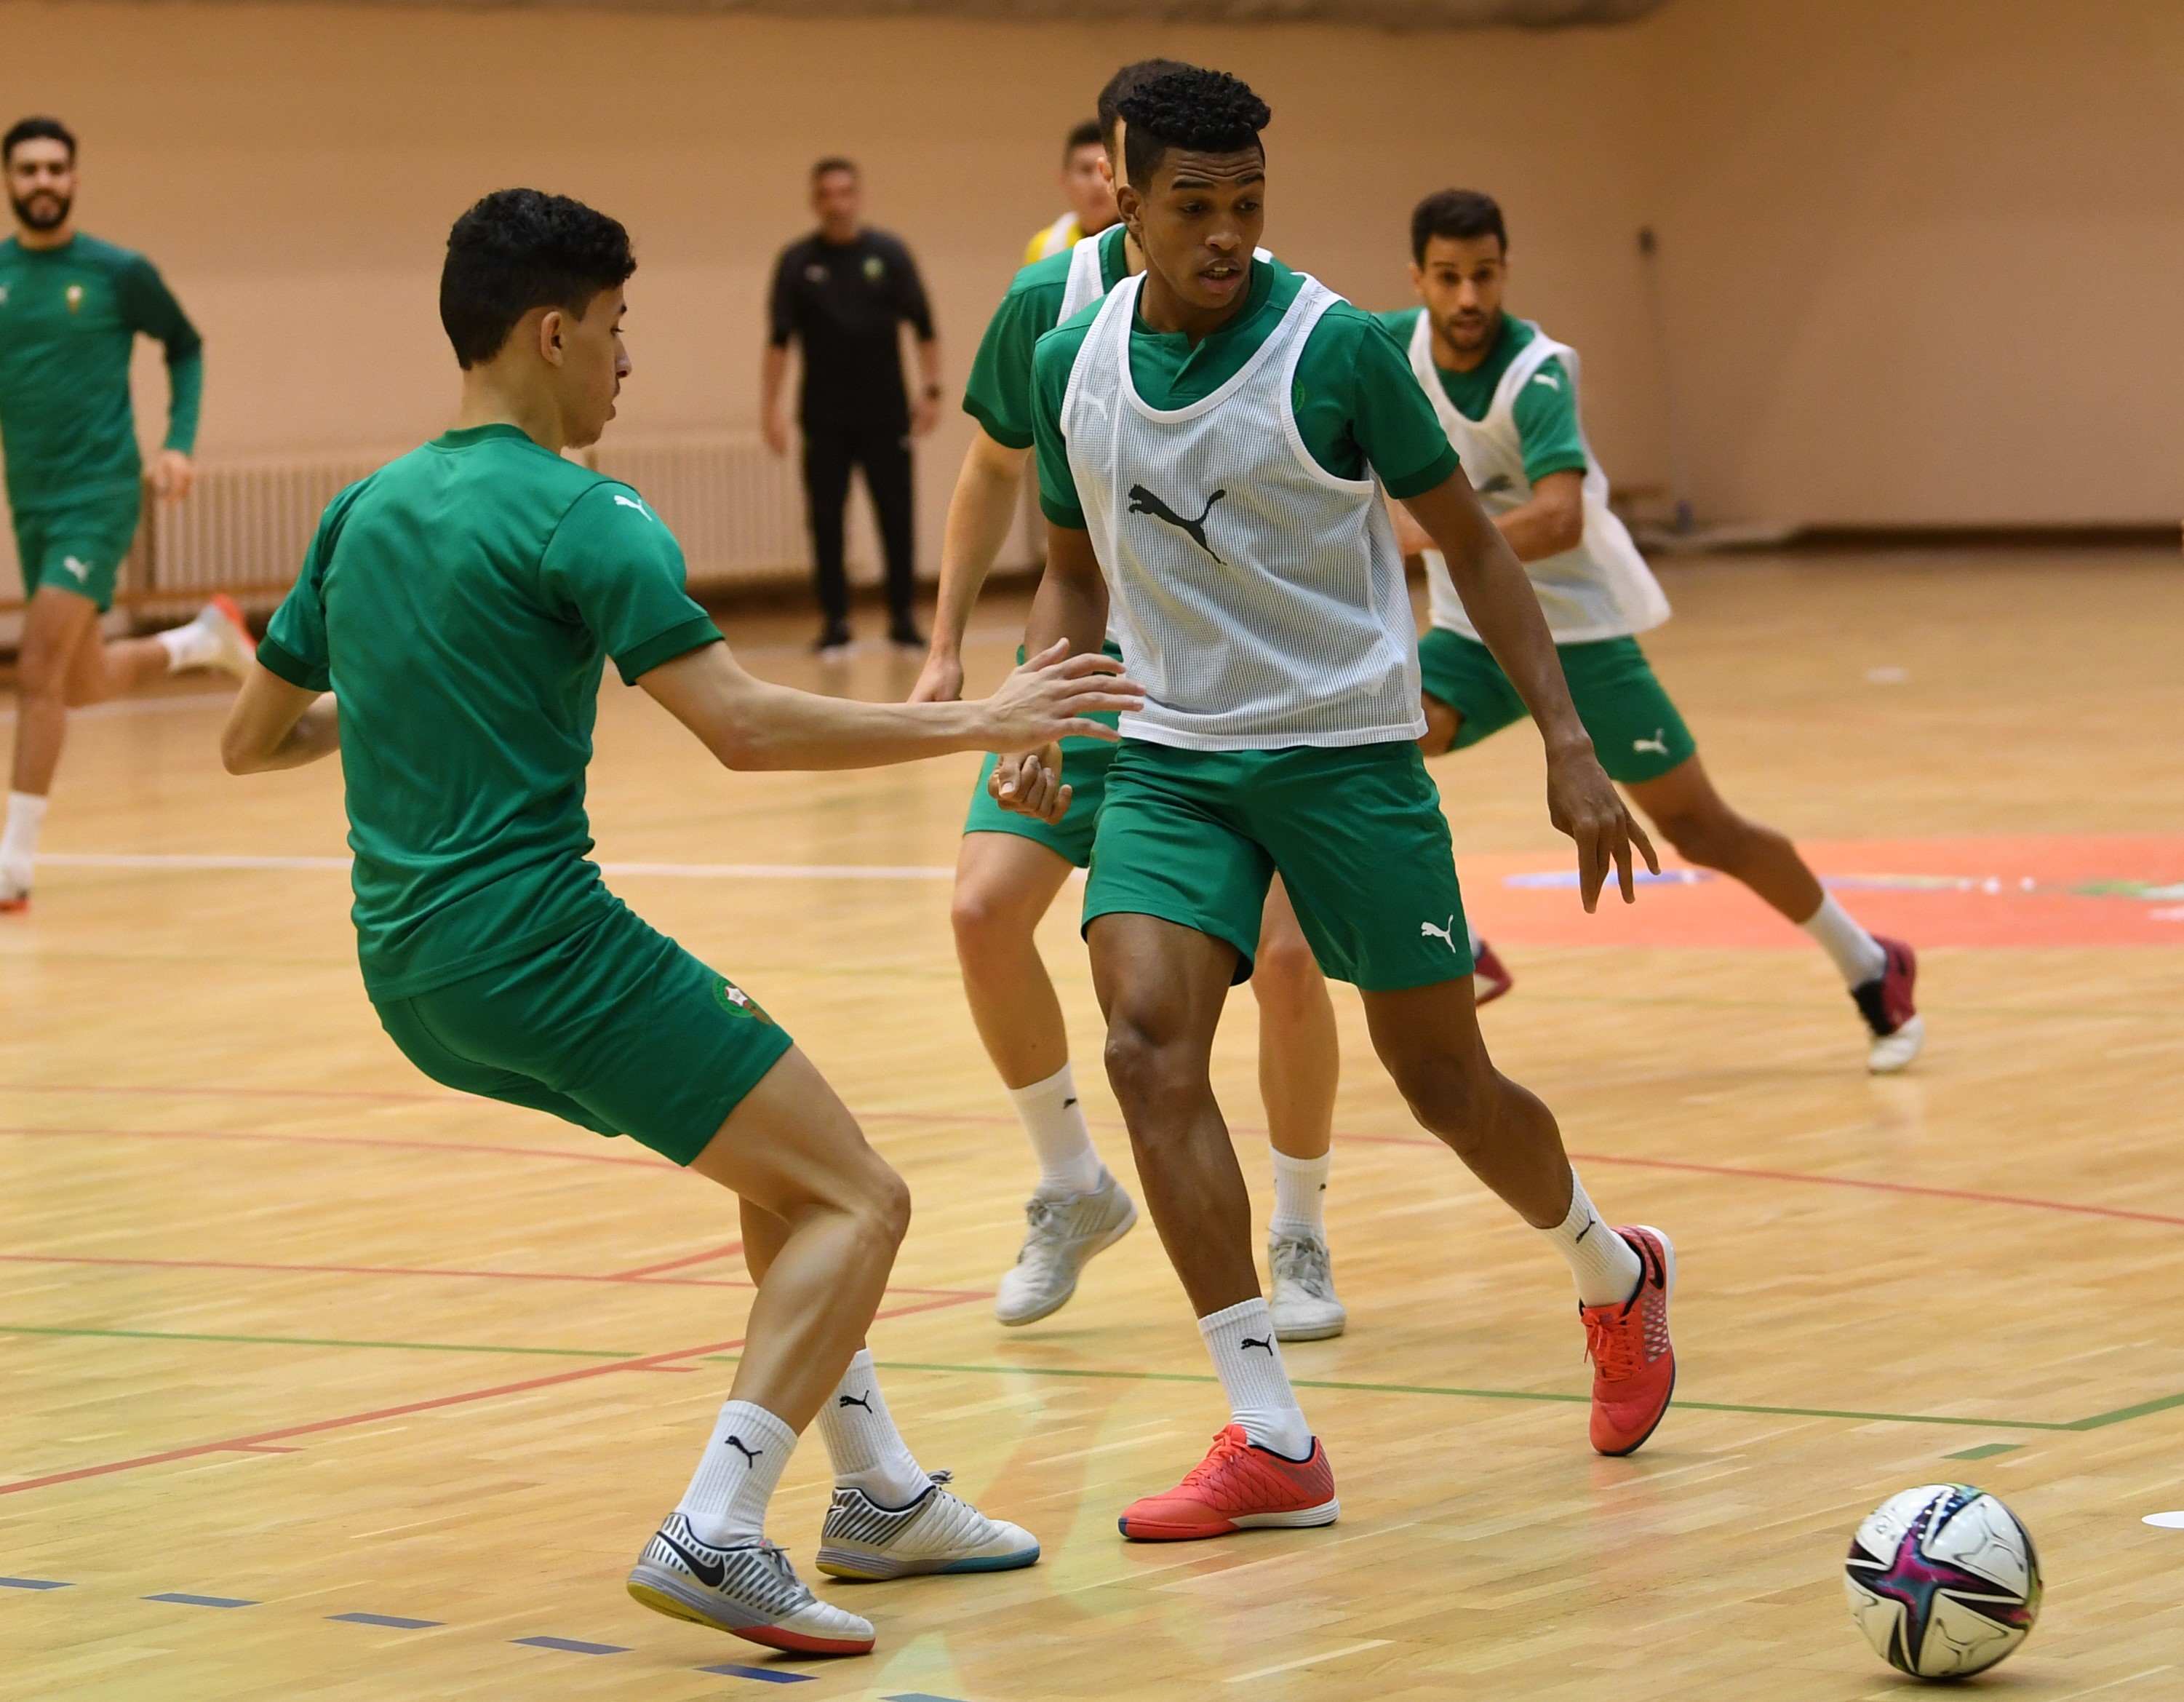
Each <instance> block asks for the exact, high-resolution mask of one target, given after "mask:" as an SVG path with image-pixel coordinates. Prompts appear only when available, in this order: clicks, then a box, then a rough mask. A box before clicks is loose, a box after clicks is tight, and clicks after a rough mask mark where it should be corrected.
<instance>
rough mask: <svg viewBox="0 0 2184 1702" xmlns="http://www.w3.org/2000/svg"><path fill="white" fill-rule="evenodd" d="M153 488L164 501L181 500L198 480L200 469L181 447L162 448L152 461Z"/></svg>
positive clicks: (151, 476)
mask: <svg viewBox="0 0 2184 1702" xmlns="http://www.w3.org/2000/svg"><path fill="white" fill-rule="evenodd" d="M149 477H150V478H151V481H152V488H153V490H154V491H156V492H157V493H158V494H159V498H160V499H161V500H162V501H164V502H180V501H181V499H183V498H184V497H186V496H187V495H188V494H190V487H191V486H192V485H193V484H195V483H197V482H198V470H197V468H196V467H195V466H192V465H191V462H190V458H189V457H188V456H187V455H184V454H183V453H182V452H181V450H180V449H162V450H160V451H159V460H155V461H153V463H152V471H151V473H150V475H149Z"/></svg>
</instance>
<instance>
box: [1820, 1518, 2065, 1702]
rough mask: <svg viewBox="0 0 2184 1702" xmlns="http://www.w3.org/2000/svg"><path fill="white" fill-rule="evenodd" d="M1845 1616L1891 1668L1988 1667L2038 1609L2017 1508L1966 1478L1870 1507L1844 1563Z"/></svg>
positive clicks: (1948, 1670) (2035, 1577)
mask: <svg viewBox="0 0 2184 1702" xmlns="http://www.w3.org/2000/svg"><path fill="white" fill-rule="evenodd" d="M1843 1590H1844V1593H1846V1594H1847V1595H1848V1596H1849V1598H1850V1616H1851V1617H1852V1618H1853V1619H1854V1620H1856V1621H1858V1629H1859V1630H1860V1631H1862V1632H1864V1633H1865V1640H1866V1641H1867V1642H1868V1643H1871V1644H1872V1645H1873V1647H1874V1651H1875V1653H1876V1654H1877V1655H1880V1658H1881V1659H1882V1660H1886V1662H1887V1663H1888V1664H1889V1665H1890V1666H1893V1667H1896V1668H1897V1669H1898V1670H1899V1671H1904V1672H1908V1673H1910V1674H1912V1675H1913V1676H1914V1677H1919V1678H1962V1677H1965V1676H1966V1675H1968V1674H1970V1673H1974V1672H1984V1671H1986V1669H1987V1668H1988V1667H1990V1666H1993V1665H1994V1664H1995V1663H1996V1662H1997V1660H2001V1659H2002V1658H2003V1656H2004V1655H2008V1654H2009V1652H2010V1650H2012V1649H2015V1648H2016V1647H2017V1645H2018V1644H2019V1643H2022V1642H2024V1641H2025V1638H2026V1637H2028V1636H2029V1635H2030V1634H2031V1631H2032V1621H2034V1620H2036V1618H2038V1617H2039V1616H2040V1560H2039V1557H2038V1556H2037V1555H2036V1554H2034V1553H2033V1551H2032V1537H2031V1534H2030V1533H2029V1532H2026V1530H2025V1526H2022V1525H2020V1523H2018V1521H2017V1515H2015V1514H2014V1513H2012V1512H2011V1511H2010V1510H2009V1509H2008V1508H2007V1507H2005V1506H2003V1504H2002V1503H2001V1502H1999V1501H1997V1499H1995V1498H1994V1497H1993V1496H1992V1495H1989V1494H1988V1493H1986V1491H1985V1490H1981V1489H1975V1488H1973V1487H1971V1486H1970V1484H1967V1483H1928V1484H1924V1485H1922V1486H1920V1487H1919V1488H1917V1489H1907V1490H1905V1491H1904V1492H1903V1493H1902V1494H1900V1495H1892V1496H1890V1497H1889V1498H1888V1499H1886V1501H1884V1502H1882V1503H1881V1504H1880V1506H1878V1507H1876V1508H1875V1509H1873V1511H1872V1512H1871V1513H1869V1514H1868V1515H1866V1520H1865V1522H1864V1524H1862V1525H1860V1526H1858V1535H1857V1536H1855V1537H1853V1538H1852V1539H1851V1545H1850V1558H1849V1560H1847V1561H1845V1562H1844V1564H1843Z"/></svg>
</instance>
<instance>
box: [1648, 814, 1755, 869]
mask: <svg viewBox="0 0 2184 1702" xmlns="http://www.w3.org/2000/svg"><path fill="white" fill-rule="evenodd" d="M1656 825H1658V827H1659V828H1660V829H1661V837H1662V838H1663V839H1665V840H1668V842H1669V844H1670V845H1673V846H1674V848H1675V852H1676V855H1677V856H1678V857H1681V858H1682V859H1683V860H1684V861H1685V862H1687V863H1690V864H1691V865H1692V866H1693V867H1694V868H1713V869H1723V870H1728V869H1734V868H1736V867H1738V866H1739V864H1740V863H1741V862H1742V861H1743V857H1744V851H1745V847H1746V845H1747V842H1748V841H1749V840H1750V839H1751V836H1752V829H1751V826H1750V824H1749V823H1747V822H1745V821H1744V820H1743V819H1742V818H1741V817H1738V816H1735V815H1732V814H1730V812H1728V811H1726V810H1724V811H1722V812H1719V814H1714V813H1711V812H1709V813H1701V812H1697V811H1692V812H1688V813H1686V814H1683V815H1676V816H1668V817H1664V818H1662V820H1661V821H1660V822H1658V823H1657V824H1656Z"/></svg>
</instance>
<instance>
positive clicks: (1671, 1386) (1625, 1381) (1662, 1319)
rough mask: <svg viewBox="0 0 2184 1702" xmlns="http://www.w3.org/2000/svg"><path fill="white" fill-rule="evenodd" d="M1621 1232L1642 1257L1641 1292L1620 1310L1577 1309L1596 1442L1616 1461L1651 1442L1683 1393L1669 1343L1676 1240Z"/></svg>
mask: <svg viewBox="0 0 2184 1702" xmlns="http://www.w3.org/2000/svg"><path fill="white" fill-rule="evenodd" d="M1615 1232H1616V1234H1618V1235H1619V1236H1622V1237H1623V1239H1624V1240H1625V1241H1627V1242H1630V1246H1631V1249H1632V1251H1634V1252H1635V1253H1637V1255H1638V1263H1639V1264H1640V1266H1641V1275H1640V1276H1639V1278H1638V1292H1636V1293H1635V1294H1634V1295H1632V1296H1631V1297H1630V1298H1629V1299H1628V1300H1626V1301H1624V1303H1622V1304H1621V1305H1619V1306H1580V1307H1579V1308H1578V1309H1577V1315H1578V1316H1579V1317H1580V1318H1581V1319H1583V1320H1585V1357H1586V1358H1587V1359H1591V1361H1592V1445H1593V1447H1594V1448H1596V1449H1597V1450H1598V1451H1599V1452H1600V1453H1602V1454H1608V1455H1611V1456H1616V1455H1621V1454H1635V1453H1637V1451H1638V1450H1639V1449H1640V1448H1643V1447H1644V1446H1645V1445H1646V1437H1650V1436H1651V1435H1652V1434H1653V1431H1654V1429H1655V1427H1656V1426H1658V1425H1659V1424H1660V1422H1661V1420H1662V1417H1663V1415H1665V1414H1666V1413H1667V1412H1668V1410H1669V1396H1670V1395H1672V1394H1674V1392H1675V1389H1676V1350H1675V1348H1674V1347H1673V1346H1672V1345H1671V1344H1670V1343H1669V1296H1670V1295H1671V1294H1673V1293H1674V1292H1675V1289H1676V1250H1675V1248H1674V1247H1672V1246H1670V1245H1669V1238H1668V1236H1664V1235H1663V1234H1662V1233H1661V1232H1660V1230H1657V1229H1648V1228H1646V1226H1645V1225H1643V1224H1636V1225H1630V1226H1629V1227H1626V1228H1620V1229H1618V1230H1616V1231H1615Z"/></svg>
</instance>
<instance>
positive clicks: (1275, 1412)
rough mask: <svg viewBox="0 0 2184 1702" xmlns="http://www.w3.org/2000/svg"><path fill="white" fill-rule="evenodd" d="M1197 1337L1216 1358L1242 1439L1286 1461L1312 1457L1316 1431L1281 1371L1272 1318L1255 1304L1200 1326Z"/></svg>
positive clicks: (1203, 1321)
mask: <svg viewBox="0 0 2184 1702" xmlns="http://www.w3.org/2000/svg"><path fill="white" fill-rule="evenodd" d="M1198 1333H1199V1334H1200V1335H1201V1336H1204V1337H1205V1338H1206V1352H1207V1353H1211V1354H1212V1356H1213V1369H1214V1370H1215V1372H1216V1373H1217V1375H1218V1376H1220V1379H1221V1392H1223V1394H1225V1395H1227V1396H1228V1397H1229V1413H1230V1414H1231V1415H1233V1416H1234V1419H1235V1420H1236V1422H1237V1423H1238V1424H1240V1425H1241V1426H1244V1434H1245V1436H1247V1437H1250V1438H1251V1440H1252V1441H1253V1442H1255V1443H1258V1445H1259V1446H1260V1447H1261V1448H1272V1449H1273V1451H1274V1452H1275V1453H1276V1454H1280V1455H1281V1456H1282V1457H1283V1458H1284V1459H1306V1458H1307V1457H1309V1456H1310V1454H1311V1453H1312V1426H1310V1425H1308V1424H1307V1423H1306V1422H1305V1421H1304V1409H1302V1408H1301V1407H1300V1406H1298V1405H1297V1400H1296V1393H1295V1391H1294V1390H1292V1389H1291V1388H1290V1376H1289V1373H1288V1372H1287V1371H1285V1370H1283V1369H1282V1344H1281V1343H1280V1342H1277V1341H1276V1340H1275V1339H1274V1314H1273V1313H1271V1312H1269V1311H1268V1309H1267V1303H1266V1302H1265V1301H1264V1300H1262V1299H1258V1298H1253V1299H1251V1300H1246V1301H1244V1302H1243V1303H1240V1304H1239V1305H1235V1306H1231V1307H1229V1309H1227V1310H1226V1311H1223V1312H1216V1313H1213V1314H1210V1315H1209V1316H1206V1317H1204V1318H1201V1319H1200V1320H1198Z"/></svg>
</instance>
